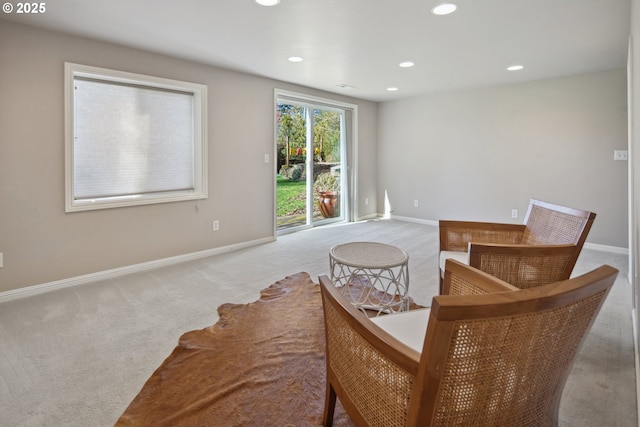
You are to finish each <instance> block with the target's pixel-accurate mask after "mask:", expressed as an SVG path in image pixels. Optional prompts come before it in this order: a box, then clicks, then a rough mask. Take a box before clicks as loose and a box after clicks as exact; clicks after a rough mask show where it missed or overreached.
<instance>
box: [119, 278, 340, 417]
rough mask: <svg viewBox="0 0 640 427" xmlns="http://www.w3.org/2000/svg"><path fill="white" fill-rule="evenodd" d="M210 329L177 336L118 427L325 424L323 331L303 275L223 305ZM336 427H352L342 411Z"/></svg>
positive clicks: (317, 300) (315, 295)
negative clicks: (248, 299)
mask: <svg viewBox="0 0 640 427" xmlns="http://www.w3.org/2000/svg"><path fill="white" fill-rule="evenodd" d="M218 313H219V315H220V320H219V321H218V322H217V323H216V324H215V325H213V326H211V327H208V328H205V329H202V330H199V331H191V332H187V333H186V334H184V335H182V337H181V338H180V342H179V344H178V346H177V347H176V348H175V350H174V351H173V353H172V354H171V355H170V356H169V357H168V358H167V359H166V360H165V361H164V363H163V364H162V365H161V366H160V367H159V368H158V369H157V370H156V371H155V373H154V374H153V375H152V376H151V378H150V379H149V380H148V381H147V382H146V384H145V385H144V387H143V388H142V391H140V393H139V394H138V396H137V397H136V398H135V399H134V400H133V402H132V403H131V404H130V405H129V407H128V408H127V409H126V411H125V412H124V414H123V415H122V416H121V417H120V419H119V420H118V422H117V423H116V425H117V426H144V425H146V426H176V425H180V426H213V425H216V426H221V425H223V426H227V425H228V426H234V425H235V426H258V425H263V426H267V425H269V426H286V425H295V426H312V425H319V424H321V421H322V414H323V408H324V393H325V357H324V345H325V344H324V343H325V337H324V324H323V314H322V300H321V297H320V288H319V286H318V285H316V284H314V283H313V282H312V280H311V279H310V277H309V275H307V274H306V273H298V274H296V275H293V276H289V277H287V278H285V279H284V280H281V281H279V282H277V283H275V284H273V285H272V286H270V287H269V288H267V289H265V290H263V291H262V292H261V298H260V300H258V301H256V302H254V303H250V304H242V305H240V304H223V305H221V306H220V307H219V308H218ZM335 425H338V426H339V425H350V422H349V419H348V417H347V416H346V415H345V414H344V411H343V410H342V408H341V407H338V408H337V410H336V414H335Z"/></svg>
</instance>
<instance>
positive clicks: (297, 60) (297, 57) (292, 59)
mask: <svg viewBox="0 0 640 427" xmlns="http://www.w3.org/2000/svg"><path fill="white" fill-rule="evenodd" d="M288 59H289V62H302V61H304V59H302V58H301V57H299V56H290V57H289V58H288Z"/></svg>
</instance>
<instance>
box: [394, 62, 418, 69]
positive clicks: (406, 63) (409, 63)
mask: <svg viewBox="0 0 640 427" xmlns="http://www.w3.org/2000/svg"><path fill="white" fill-rule="evenodd" d="M398 65H399V66H400V67H402V68H410V67H413V66H414V65H416V64H414V63H413V62H411V61H405V62H401V63H399V64H398Z"/></svg>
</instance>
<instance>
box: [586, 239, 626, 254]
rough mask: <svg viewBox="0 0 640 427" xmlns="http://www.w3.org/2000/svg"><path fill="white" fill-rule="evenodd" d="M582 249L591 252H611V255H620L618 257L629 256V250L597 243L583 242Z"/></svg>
mask: <svg viewBox="0 0 640 427" xmlns="http://www.w3.org/2000/svg"><path fill="white" fill-rule="evenodd" d="M584 248H585V249H593V250H596V251H603V252H611V253H614V254H620V255H627V256H628V255H629V249H628V248H621V247H618V246H609V245H599V244H597V243H589V242H585V244H584Z"/></svg>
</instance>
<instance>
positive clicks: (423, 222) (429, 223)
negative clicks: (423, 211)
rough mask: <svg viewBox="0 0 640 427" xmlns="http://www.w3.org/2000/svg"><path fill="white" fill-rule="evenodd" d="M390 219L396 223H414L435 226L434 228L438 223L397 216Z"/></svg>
mask: <svg viewBox="0 0 640 427" xmlns="http://www.w3.org/2000/svg"><path fill="white" fill-rule="evenodd" d="M391 219H397V220H398V221H406V222H415V223H417V224H424V225H435V226H436V227H437V226H438V221H434V220H431V219H421V218H412V217H410V216H398V215H391Z"/></svg>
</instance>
